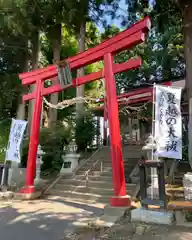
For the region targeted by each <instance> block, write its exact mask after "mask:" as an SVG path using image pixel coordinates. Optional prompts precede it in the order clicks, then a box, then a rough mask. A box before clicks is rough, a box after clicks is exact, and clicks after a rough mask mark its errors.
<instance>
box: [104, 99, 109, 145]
mask: <svg viewBox="0 0 192 240" xmlns="http://www.w3.org/2000/svg"><path fill="white" fill-rule="evenodd" d="M107 144H108V141H107V98H106V97H105V100H104V109H103V145H104V146H106V145H107Z"/></svg>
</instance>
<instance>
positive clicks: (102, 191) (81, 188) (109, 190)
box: [54, 184, 113, 196]
mask: <svg viewBox="0 0 192 240" xmlns="http://www.w3.org/2000/svg"><path fill="white" fill-rule="evenodd" d="M54 189H56V190H59V191H67V192H77V193H88V194H95V195H102V196H105V195H112V194H113V187H111V188H102V189H101V188H97V187H92V188H90V187H86V186H85V185H79V186H69V185H67V184H66V185H63V184H57V185H56V186H55V188H54Z"/></svg>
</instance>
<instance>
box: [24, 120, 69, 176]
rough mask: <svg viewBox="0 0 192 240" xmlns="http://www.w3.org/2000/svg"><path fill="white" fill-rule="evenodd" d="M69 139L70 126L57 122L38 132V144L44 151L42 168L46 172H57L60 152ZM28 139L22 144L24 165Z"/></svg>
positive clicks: (59, 163) (59, 166) (60, 159)
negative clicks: (52, 126) (53, 126)
mask: <svg viewBox="0 0 192 240" xmlns="http://www.w3.org/2000/svg"><path fill="white" fill-rule="evenodd" d="M70 140H71V126H67V127H66V126H64V125H63V124H57V125H56V127H55V128H54V130H53V129H50V128H44V129H42V130H41V133H40V139H39V142H40V145H41V147H42V150H43V151H44V152H45V155H44V156H43V164H42V170H43V171H44V172H47V173H51V172H57V171H59V169H60V168H61V165H62V162H63V160H62V158H61V156H62V154H63V153H64V151H63V148H64V146H66V145H68V143H69V142H70ZM28 147H29V140H25V142H24V144H23V157H22V165H23V166H26V161H27V155H28Z"/></svg>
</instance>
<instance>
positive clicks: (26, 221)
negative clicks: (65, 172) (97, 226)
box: [0, 198, 103, 240]
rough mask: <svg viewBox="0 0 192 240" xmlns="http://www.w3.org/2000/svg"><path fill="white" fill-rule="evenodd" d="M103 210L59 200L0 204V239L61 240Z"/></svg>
mask: <svg viewBox="0 0 192 240" xmlns="http://www.w3.org/2000/svg"><path fill="white" fill-rule="evenodd" d="M102 212H103V208H101V206H98V205H84V204H80V203H74V202H69V201H64V200H63V199H59V198H52V199H47V200H36V201H31V202H30V201H26V202H0V239H1V240H13V239H18V240H61V239H67V238H65V236H67V235H68V233H70V232H71V231H73V229H74V228H75V227H76V225H75V223H76V222H78V223H79V222H80V223H83V222H85V221H86V220H87V218H90V217H91V216H92V215H95V216H100V215H101V214H102Z"/></svg>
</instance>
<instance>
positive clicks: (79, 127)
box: [75, 114, 97, 152]
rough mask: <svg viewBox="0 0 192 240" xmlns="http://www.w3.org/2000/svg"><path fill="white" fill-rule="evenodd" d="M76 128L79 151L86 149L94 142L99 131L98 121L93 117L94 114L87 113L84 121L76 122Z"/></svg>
mask: <svg viewBox="0 0 192 240" xmlns="http://www.w3.org/2000/svg"><path fill="white" fill-rule="evenodd" d="M75 130H76V131H75V138H76V144H77V146H78V152H81V151H85V149H86V148H87V147H88V146H90V145H91V144H92V142H93V140H94V137H95V134H96V131H97V128H96V121H95V120H94V119H93V115H92V114H87V115H86V116H85V118H84V119H83V120H82V121H79V122H78V123H77V124H76V129H75Z"/></svg>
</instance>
